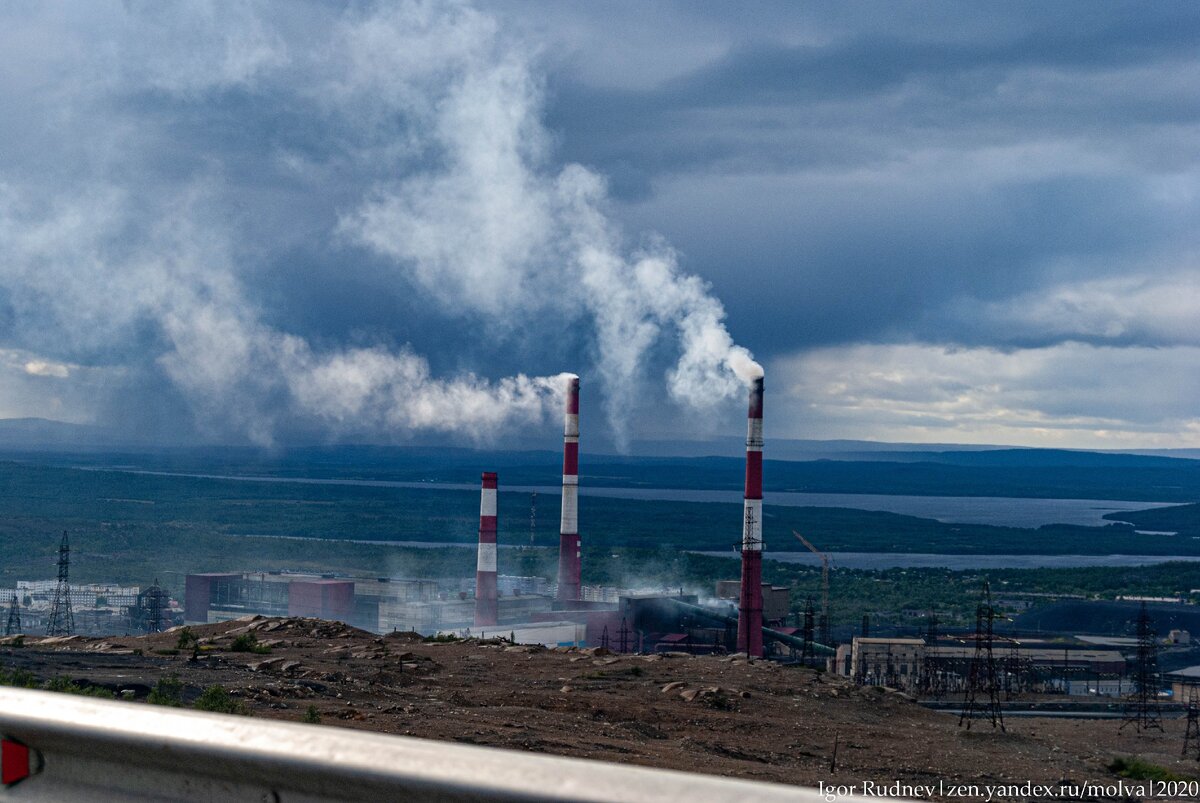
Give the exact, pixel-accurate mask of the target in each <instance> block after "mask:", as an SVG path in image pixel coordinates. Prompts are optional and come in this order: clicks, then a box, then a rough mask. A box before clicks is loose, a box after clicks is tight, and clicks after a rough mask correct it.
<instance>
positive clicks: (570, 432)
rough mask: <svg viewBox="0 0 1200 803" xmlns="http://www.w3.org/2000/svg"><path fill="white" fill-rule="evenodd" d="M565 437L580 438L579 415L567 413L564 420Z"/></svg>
mask: <svg viewBox="0 0 1200 803" xmlns="http://www.w3.org/2000/svg"><path fill="white" fill-rule="evenodd" d="M563 437H565V438H578V437H579V414H578V413H567V414H566V416H564V418H563Z"/></svg>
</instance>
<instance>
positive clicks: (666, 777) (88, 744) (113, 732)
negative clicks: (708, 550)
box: [0, 688, 845, 803]
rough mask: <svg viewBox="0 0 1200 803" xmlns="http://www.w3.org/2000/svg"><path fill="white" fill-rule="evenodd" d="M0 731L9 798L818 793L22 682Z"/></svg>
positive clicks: (3, 705)
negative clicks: (71, 691) (33, 688)
mask: <svg viewBox="0 0 1200 803" xmlns="http://www.w3.org/2000/svg"><path fill="white" fill-rule="evenodd" d="M419 725H420V723H419V722H416V723H414V726H415V727H418V728H419ZM0 737H3V741H2V742H0V776H2V777H3V780H4V781H5V783H6V786H4V787H3V788H2V789H0V798H11V799H13V800H31V801H56V802H59V801H72V800H87V801H96V802H98V803H102V802H103V801H130V800H181V801H183V800H186V801H222V802H223V801H254V803H293V802H296V803H308V801H330V800H336V801H354V800H370V801H393V800H395V801H498V800H511V801H517V800H533V801H538V800H546V801H549V800H555V801H597V802H599V801H606V802H607V801H629V802H630V803H642V802H643V801H645V803H649V802H650V801H655V802H656V803H658V802H659V801H678V802H679V803H707V801H731V803H732V801H737V802H738V803H742V801H755V803H771V802H772V801H784V800H787V801H802V803H820V801H822V798H821V797H820V796H819V795H818V793H817V790H815V789H807V788H803V787H794V786H783V785H779V784H765V783H757V782H752V781H742V780H732V779H726V778H719V777H715V776H708V775H700V774H693V773H686V772H674V771H669V770H658V769H652V768H648V767H635V766H629V765H618V764H610V763H607V762H601V761H585V760H580V759H570V758H559V757H556V756H547V755H541V754H535V753H524V752H516V751H511V750H499V749H495V748H490V747H476V746H470V745H460V744H453V743H450V742H438V741H432V740H426V739H417V738H410V737H402V736H388V735H384V734H379V733H370V732H366V731H358V730H351V729H348V728H338V727H328V726H321V725H307V724H300V723H291V722H280V721H273V720H265V719H259V718H255V717H245V716H232V715H226V714H209V713H202V712H198V711H186V710H181V709H177V708H167V707H161V706H151V705H144V704H140V703H133V702H116V701H108V700H98V699H95V698H90V697H81V696H77V695H70V694H61V693H55V692H46V691H31V690H27V689H13V688H0ZM696 760H697V762H703V761H704V756H702V755H697V757H696ZM842 800H845V799H844V798H843V799H842Z"/></svg>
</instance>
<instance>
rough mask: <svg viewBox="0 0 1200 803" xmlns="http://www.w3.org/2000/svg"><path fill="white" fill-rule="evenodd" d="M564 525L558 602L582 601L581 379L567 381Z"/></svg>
mask: <svg viewBox="0 0 1200 803" xmlns="http://www.w3.org/2000/svg"><path fill="white" fill-rule="evenodd" d="M562 481H563V484H562V525H561V526H560V527H559V529H558V532H559V537H558V599H559V600H561V601H567V600H577V599H579V582H580V554H581V553H580V547H579V377H577V376H571V377H568V379H567V405H566V414H565V416H564V419H563V480H562Z"/></svg>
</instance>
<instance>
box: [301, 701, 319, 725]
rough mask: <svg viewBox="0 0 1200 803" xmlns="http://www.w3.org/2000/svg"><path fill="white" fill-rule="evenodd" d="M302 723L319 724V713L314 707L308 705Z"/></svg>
mask: <svg viewBox="0 0 1200 803" xmlns="http://www.w3.org/2000/svg"><path fill="white" fill-rule="evenodd" d="M304 721H305V722H307V723H309V724H310V725H320V724H321V712H320V711H318V710H317V707H316V706H315V705H310V706H309V707H308V710H307V711H305V712H304Z"/></svg>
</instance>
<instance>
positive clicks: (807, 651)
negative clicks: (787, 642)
mask: <svg viewBox="0 0 1200 803" xmlns="http://www.w3.org/2000/svg"><path fill="white" fill-rule="evenodd" d="M813 618H814V612H813V600H812V597H809V598H808V600H807V601H806V602H805V603H804V629H803V631H802V633H803V636H804V648H803V649H802V650H801V652H800V660H801V661H805V662H808V661H811V660H812V659H813V658H814V657H815V651H814V650H813Z"/></svg>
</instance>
